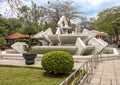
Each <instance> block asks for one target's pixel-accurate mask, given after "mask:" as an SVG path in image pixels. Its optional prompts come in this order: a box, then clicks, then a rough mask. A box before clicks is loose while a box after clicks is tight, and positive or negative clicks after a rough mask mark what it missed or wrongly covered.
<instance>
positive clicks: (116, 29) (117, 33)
mask: <svg viewBox="0 0 120 85" xmlns="http://www.w3.org/2000/svg"><path fill="white" fill-rule="evenodd" d="M114 31H115V36H116V45H117V42H118V41H119V29H118V28H116V27H114Z"/></svg>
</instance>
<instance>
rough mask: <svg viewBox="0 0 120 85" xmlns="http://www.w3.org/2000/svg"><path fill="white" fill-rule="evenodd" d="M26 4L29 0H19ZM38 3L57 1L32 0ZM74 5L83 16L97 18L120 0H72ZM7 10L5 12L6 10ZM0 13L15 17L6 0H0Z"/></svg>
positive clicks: (119, 3) (119, 4)
mask: <svg viewBox="0 0 120 85" xmlns="http://www.w3.org/2000/svg"><path fill="white" fill-rule="evenodd" d="M21 1H23V3H25V4H26V5H28V6H29V5H30V3H31V0H21ZM33 1H34V2H36V3H37V4H38V5H45V4H47V2H48V1H50V2H52V1H57V0H33ZM60 1H66V0H60ZM73 1H74V5H75V6H77V7H78V9H79V10H80V11H82V12H84V15H83V16H85V17H87V18H91V17H95V18H97V14H98V13H99V12H101V11H102V10H105V9H107V8H111V7H113V6H120V0H73ZM6 11H7V12H6ZM0 14H3V16H4V17H7V18H9V17H15V15H14V14H13V13H12V14H11V11H10V7H9V6H8V5H7V3H6V0H3V2H1V0H0Z"/></svg>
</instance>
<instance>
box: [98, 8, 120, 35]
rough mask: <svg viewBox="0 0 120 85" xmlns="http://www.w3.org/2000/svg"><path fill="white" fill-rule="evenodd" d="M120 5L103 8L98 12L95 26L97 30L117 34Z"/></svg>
mask: <svg viewBox="0 0 120 85" xmlns="http://www.w3.org/2000/svg"><path fill="white" fill-rule="evenodd" d="M119 17H120V6H115V7H112V8H108V9H105V10H103V11H102V12H100V13H99V14H98V19H97V21H96V26H97V28H98V30H101V31H104V32H107V33H108V34H109V35H111V36H118V35H119V33H120V23H118V22H119V21H120V19H119Z"/></svg>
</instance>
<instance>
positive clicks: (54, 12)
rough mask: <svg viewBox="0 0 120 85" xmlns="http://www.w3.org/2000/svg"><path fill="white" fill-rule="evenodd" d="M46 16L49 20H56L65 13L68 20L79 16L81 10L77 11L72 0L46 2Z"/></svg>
mask: <svg viewBox="0 0 120 85" xmlns="http://www.w3.org/2000/svg"><path fill="white" fill-rule="evenodd" d="M46 9H47V17H48V18H49V20H51V21H54V22H56V23H57V22H58V21H59V19H60V17H61V16H62V15H65V16H66V18H67V20H68V22H69V23H70V21H71V20H73V19H76V18H81V14H82V12H80V11H78V10H77V8H76V7H75V5H74V2H73V1H71V0H70V1H55V2H50V1H49V2H48V4H47V5H46Z"/></svg>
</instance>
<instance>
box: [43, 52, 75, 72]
mask: <svg viewBox="0 0 120 85" xmlns="http://www.w3.org/2000/svg"><path fill="white" fill-rule="evenodd" d="M41 64H42V67H43V68H44V69H45V70H46V71H47V72H49V73H53V74H64V73H69V72H71V71H72V68H73V66H74V59H73V57H72V55H71V54H70V53H68V52H65V51H51V52H48V53H46V54H44V56H43V57H42V61H41Z"/></svg>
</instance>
